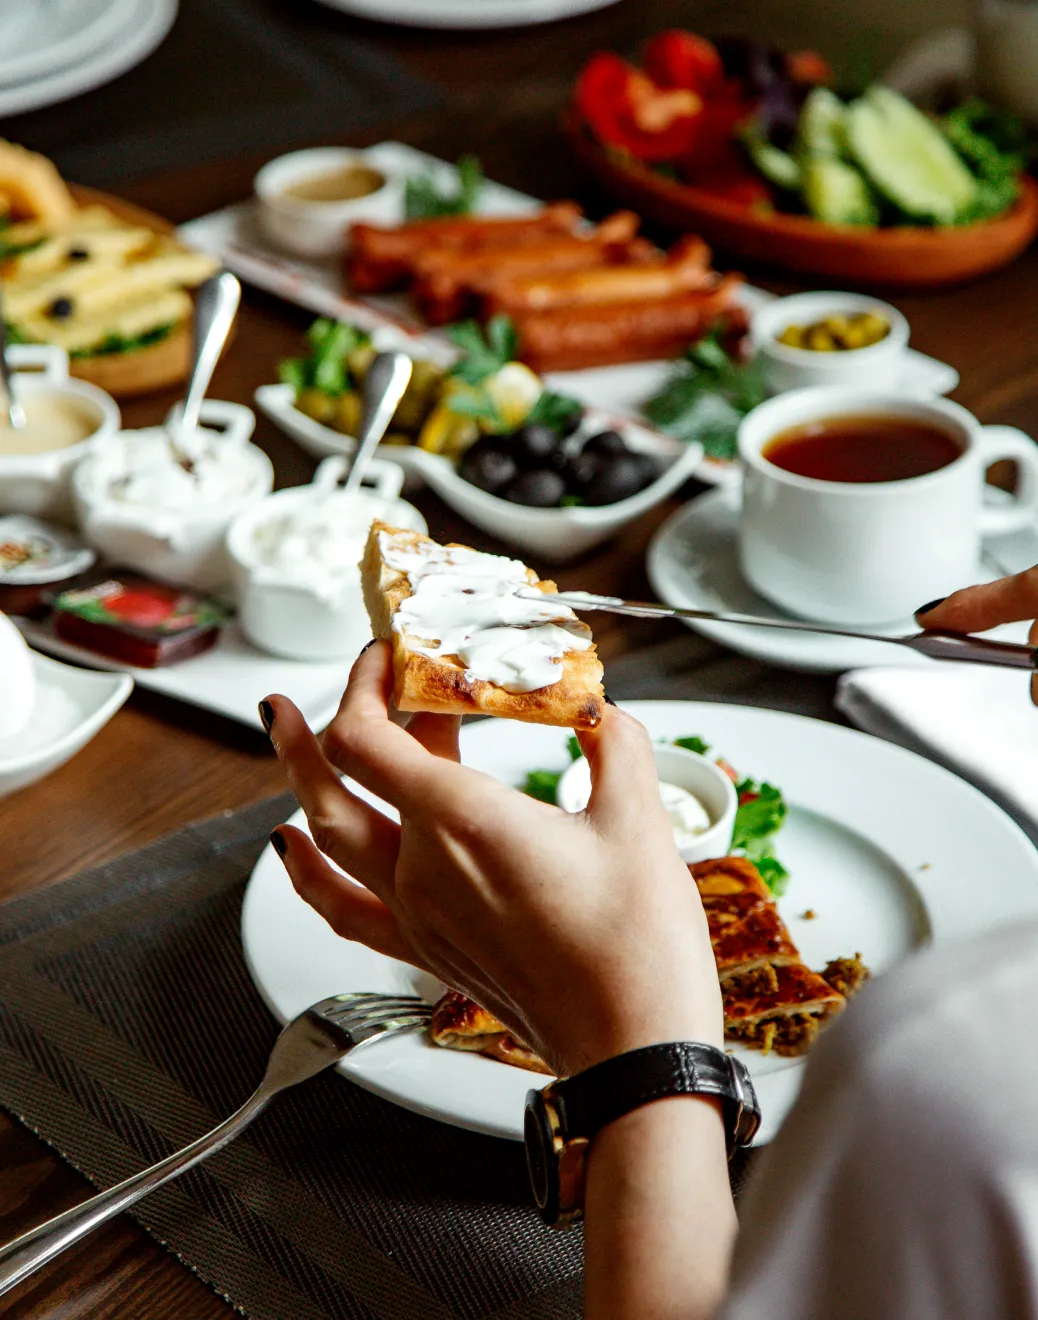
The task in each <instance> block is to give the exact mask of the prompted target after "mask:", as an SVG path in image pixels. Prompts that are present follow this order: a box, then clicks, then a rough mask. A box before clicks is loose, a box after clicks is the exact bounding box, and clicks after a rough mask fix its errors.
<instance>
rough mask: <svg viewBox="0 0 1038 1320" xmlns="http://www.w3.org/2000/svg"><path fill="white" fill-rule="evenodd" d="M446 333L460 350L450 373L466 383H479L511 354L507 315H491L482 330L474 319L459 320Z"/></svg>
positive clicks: (513, 350)
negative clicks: (459, 355)
mask: <svg viewBox="0 0 1038 1320" xmlns="http://www.w3.org/2000/svg"><path fill="white" fill-rule="evenodd" d="M447 333H448V334H449V335H450V337H451V339H452V340H453V341H454V343H455V344H456V345H457V346H458V348H460V349H461V353H462V356H461V357H460V358H459V359H458V361H457V362H456V363H455V364H454V366H453V368H452V369H451V375H452V376H455V377H457V379H458V380H461V381H464V382H465V384H466V385H482V383H483V382H484V381H485V380H486V379H487V377H488V376H492V375H493V374H494V372H496V371H500V370H501V368H502V367H503V366H504V365H505V364H506V363H508V362H511V361H512V360H513V359H514V357H515V353H516V337H515V327H514V326H513V325H512V319H511V317H509V316H492V317H491V318H490V320H489V321H488V322H487V325H486V330H485V331H484V329H483V328H482V327H481V326H480V324H479V322H478V321H459V322H458V324H457V325H452V326H451V327H450V329H449V331H448V332H447Z"/></svg>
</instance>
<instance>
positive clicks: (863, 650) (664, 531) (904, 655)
mask: <svg viewBox="0 0 1038 1320" xmlns="http://www.w3.org/2000/svg"><path fill="white" fill-rule="evenodd" d="M997 494H998V493H997V492H993V496H994V497H995V498H997ZM738 535H739V491H738V489H737V488H736V487H734V486H723V487H721V488H720V489H719V490H711V491H707V492H706V494H704V495H700V496H699V497H698V498H697V499H694V500H690V501H689V502H688V504H685V505H683V506H682V507H681V508H680V509H678V511H677V512H676V513H674V514H672V515H671V517H670V518H668V519H667V521H666V522H665V523H664V524H663V526H662V527H661V528H660V529H659V531H658V532H657V533H656V535H655V536H654V537H653V539H652V541H651V543H650V545H649V549H648V553H647V555H646V571H647V572H648V576H649V581H650V582H651V583H652V589H653V591H654V592H655V593H656V596H657V598H658V599H659V600H661V601H663V603H664V604H665V605H670V606H673V607H674V608H677V609H691V610H716V611H718V612H720V613H727V614H755V615H757V616H758V617H763V618H768V619H782V618H788V617H790V616H789V615H787V614H784V613H783V611H782V610H780V609H779V608H778V607H777V606H776V605H773V604H772V603H771V602H770V601H769V600H765V598H764V597H763V596H761V595H758V593H757V592H756V591H755V590H754V589H753V587H751V586H750V584H749V583H748V582H747V581H746V579H745V578H744V577H743V575H742V570H741V569H740V567H739V546H738ZM1036 557H1038V556H1036ZM1001 575H1002V574H1001V571H1000V569H999V567H998V565H997V564H996V563H995V562H993V561H991V560H989V559H988V557H987V555H985V558H984V560H983V562H981V563H980V564H978V565H977V573H976V577H975V578H974V581H975V582H991V581H993V580H994V579H995V578H997V577H1000V576H1001ZM962 585H963V586H964V587H965V586H969V585H970V583H968V582H963V583H962ZM924 603H925V602H923V601H920V602H919V604H920V605H922V604H924ZM685 622H687V624H688V626H689V627H690V628H692V629H694V630H695V631H696V632H699V633H702V634H703V636H704V637H710V638H712V639H713V640H714V641H715V642H721V643H722V644H723V645H725V646H728V647H731V649H732V650H733V651H739V652H740V653H741V654H742V655H749V656H752V657H753V658H754V659H755V660H765V661H767V662H768V663H769V664H772V665H780V666H782V667H784V668H787V669H799V670H803V671H805V672H807V673H822V674H829V673H842V672H843V671H844V670H847V669H864V668H867V667H868V666H870V665H902V666H903V665H933V664H942V663H946V662H944V661H939V660H931V659H929V657H927V656H924V655H920V654H919V653H918V652H917V651H910V650H909V649H908V648H907V647H904V646H886V645H884V644H883V643H882V642H859V641H855V640H854V639H853V638H848V637H827V636H826V635H825V634H824V633H801V632H779V631H777V630H775V629H771V628H754V627H752V626H748V625H745V624H735V623H711V622H709V621H707V620H702V619H689V620H686V621H685ZM868 631H870V632H888V633H890V634H891V636H904V635H905V634H906V633H912V632H918V627H917V625H916V624H915V622H914V621H913V620H912V619H904V620H902V621H901V622H900V623H896V624H890V625H888V626H887V627H880V628H870V629H869V630H868ZM985 636H988V637H994V638H997V639H998V640H1000V641H1006V642H1026V641H1027V625H1026V624H1022V623H1013V624H1007V625H1006V626H1005V627H1003V628H995V629H993V630H992V631H991V632H990V633H986V634H985Z"/></svg>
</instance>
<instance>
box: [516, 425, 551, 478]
mask: <svg viewBox="0 0 1038 1320" xmlns="http://www.w3.org/2000/svg"><path fill="white" fill-rule="evenodd" d="M561 443H562V437H561V436H560V435H559V433H558V431H555V430H553V429H552V428H551V427H550V426H541V425H540V424H539V423H538V422H534V423H532V424H531V425H530V426H521V427H520V428H519V430H518V431H516V432H515V434H514V435H513V436H512V442H511V453H513V454H514V455H515V461H516V462H517V463H518V464H519V466H520V467H524V468H542V467H544V466H545V465H546V464H547V463H550V462H551V461H552V460H553V459H554V458H555V456H556V454H557V453H558V452H559V446H560V445H561Z"/></svg>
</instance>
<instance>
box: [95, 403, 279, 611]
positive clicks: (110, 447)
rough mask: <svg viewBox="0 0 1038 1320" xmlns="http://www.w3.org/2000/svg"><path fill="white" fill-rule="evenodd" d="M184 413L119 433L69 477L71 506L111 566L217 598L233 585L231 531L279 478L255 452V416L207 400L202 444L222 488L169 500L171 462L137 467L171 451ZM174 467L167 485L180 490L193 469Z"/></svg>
mask: <svg viewBox="0 0 1038 1320" xmlns="http://www.w3.org/2000/svg"><path fill="white" fill-rule="evenodd" d="M178 412H179V406H178V408H177V409H174V410H173V412H172V413H170V415H169V417H168V418H167V419H166V424H165V426H161V427H152V428H149V429H147V430H143V431H123V432H121V433H120V434H119V435H116V436H113V437H112V438H111V439H110V440H109V441H108V442H107V443H105V444H103V445H97V446H95V447H94V448H93V449H92V450H91V452H90V453H89V454H88V455H87V457H86V458H85V459H84V460H83V462H82V463H80V465H79V466H78V467H77V468H76V470H75V472H74V473H73V474H72V497H73V501H74V503H75V507H76V514H77V516H78V518H79V524H80V527H81V529H82V532H83V535H84V537H85V538H86V540H87V542H88V543H89V544H90V545H92V546H93V547H94V548H95V549H97V550H99V551H100V552H101V553H102V554H103V555H104V556H105V558H106V559H108V560H110V561H111V562H113V563H116V564H122V565H125V567H127V568H132V569H136V570H137V572H139V573H143V574H145V575H146V576H147V577H150V578H155V580H156V581H158V582H165V583H168V584H170V585H172V586H178V587H191V588H193V589H194V590H196V591H203V592H205V591H213V590H215V589H216V588H218V587H221V586H223V585H224V584H225V583H226V581H227V578H228V573H229V565H228V563H227V555H226V551H225V548H224V541H225V538H226V535H227V529H228V527H230V525H231V523H232V522H233V521H234V519H235V518H236V517H237V516H238V515H239V514H240V513H241V512H242V511H243V510H244V509H247V508H249V507H250V506H251V505H253V504H255V503H256V502H257V501H258V500H262V499H263V497H264V496H265V495H269V494H270V492H271V490H272V489H273V487H274V469H273V466H272V465H271V462H270V459H269V458H268V457H267V455H266V454H265V453H264V452H263V450H262V449H260V448H258V447H257V446H256V445H253V444H250V443H249V437H250V436H251V435H252V432H253V429H254V427H255V425H256V418H255V415H254V413H253V412H252V410H251V409H250V408H246V407H244V405H242V404H240V403H228V402H226V401H224V400H220V399H206V401H205V402H204V403H203V404H202V421H203V422H205V423H206V424H207V425H206V427H205V429H204V430H203V431H202V436H203V438H204V439H205V441H206V443H207V444H208V445H210V446H212V451H211V452H212V454H213V455H214V458H213V462H214V465H216V466H217V467H218V468H221V467H222V468H223V475H221V473H220V472H219V471H217V472H216V473H215V474H213V475H215V476H216V477H217V478H218V480H217V482H216V483H215V484H214V485H211V486H210V493H209V495H208V496H207V493H206V490H205V486H204V484H203V478H202V477H201V476H200V477H199V478H198V480H199V489H198V492H197V494H192V493H191V492H190V491H188V492H187V497H186V498H184V499H181V498H180V496H179V495H177V496H176V498H171V497H170V492H171V491H172V490H173V487H174V482H172V481H170V482H164V481H163V479H162V477H163V472H162V468H164V467H165V466H166V462H167V460H166V458H165V457H164V458H163V462H162V464H161V465H159V466H156V467H155V468H152V469H149V470H145V469H142V468H141V467H140V466H138V464H139V461H140V456H141V455H143V454H144V453H145V451H146V449H147V450H150V451H157V450H158V449H159V446H160V443H161V442H162V441H163V440H165V441H166V442H167V443H169V442H170V440H171V437H172V436H174V435H175V434H176V428H177V422H178ZM214 428H218V429H214ZM185 443H187V442H185ZM185 452H187V451H185ZM168 466H169V475H170V477H171V478H174V479H176V485H177V486H181V485H182V484H183V482H182V478H183V476H184V473H185V472H188V471H189V470H190V469H191V461H190V459H189V458H185V459H184V461H183V462H182V463H179V464H178V462H177V461H176V460H175V459H174V458H173V457H169V459H168ZM178 467H182V468H183V469H184V471H183V472H178V471H177V468H178ZM230 474H233V480H232V481H231V482H230V488H228V480H229V476H230ZM134 482H137V483H138V484H137V485H136V486H134V484H133V483H134Z"/></svg>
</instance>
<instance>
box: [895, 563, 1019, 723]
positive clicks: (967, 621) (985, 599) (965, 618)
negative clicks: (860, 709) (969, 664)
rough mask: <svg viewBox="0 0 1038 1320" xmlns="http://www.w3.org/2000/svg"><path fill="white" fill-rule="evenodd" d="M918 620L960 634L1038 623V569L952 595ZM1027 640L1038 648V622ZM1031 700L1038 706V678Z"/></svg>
mask: <svg viewBox="0 0 1038 1320" xmlns="http://www.w3.org/2000/svg"><path fill="white" fill-rule="evenodd" d="M915 617H916V619H917V621H918V622H919V623H920V624H921V625H922V627H924V628H942V629H946V630H947V631H948V632H958V633H980V632H987V630H988V629H989V628H997V627H998V625H999V624H1000V623H1020V622H1022V621H1023V620H1025V619H1028V620H1038V567H1036V568H1029V569H1027V570H1025V572H1023V573H1016V574H1014V575H1013V576H1012V577H1004V578H1000V579H999V580H998V581H997V582H985V583H983V584H982V585H980V586H978V587H966V588H965V589H964V590H962V591H955V592H952V594H951V595H950V596H945V598H944V600H939V601H934V602H932V603H931V604H930V605H926V606H924V607H923V608H922V609H921V610H918V611H917V612H916V616H915ZM1027 639H1028V641H1029V642H1030V644H1031V645H1032V646H1038V622H1033V623H1032V624H1031V631H1030V632H1029V633H1028V635H1027ZM1031 700H1032V701H1033V702H1034V703H1035V705H1038V675H1036V676H1035V677H1033V678H1032V679H1031Z"/></svg>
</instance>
